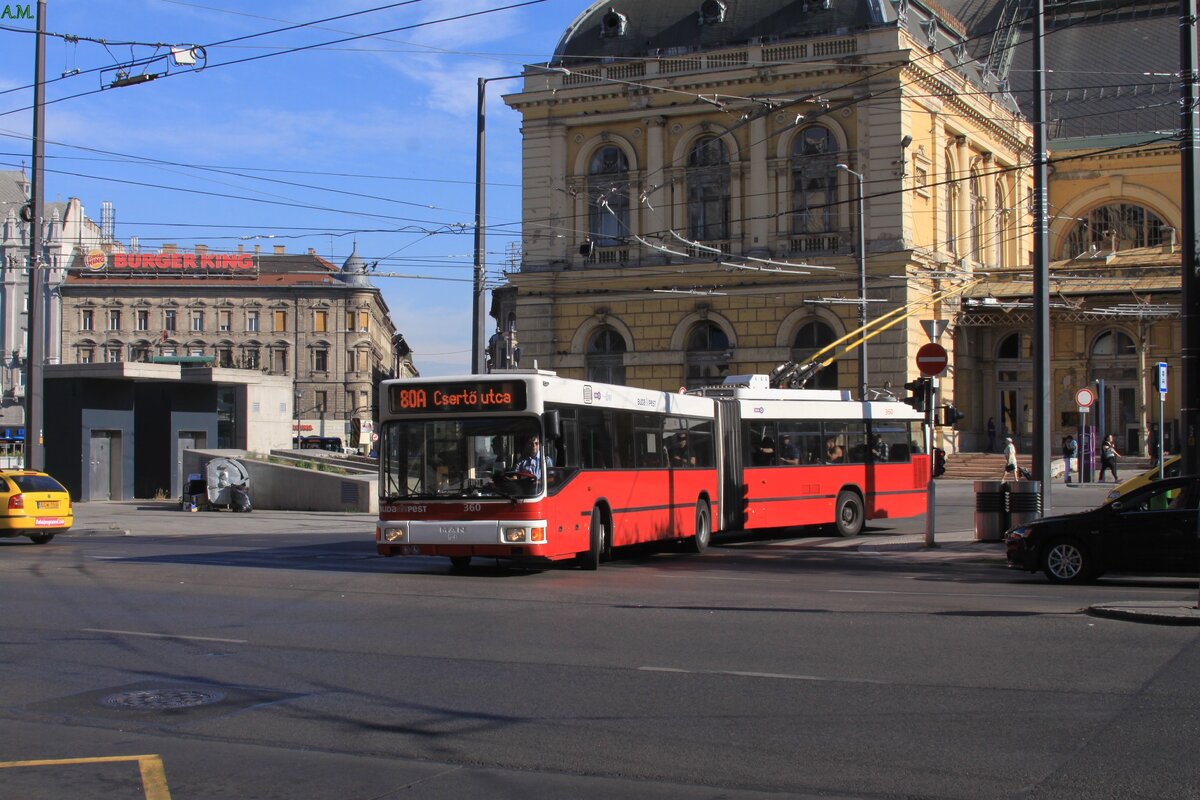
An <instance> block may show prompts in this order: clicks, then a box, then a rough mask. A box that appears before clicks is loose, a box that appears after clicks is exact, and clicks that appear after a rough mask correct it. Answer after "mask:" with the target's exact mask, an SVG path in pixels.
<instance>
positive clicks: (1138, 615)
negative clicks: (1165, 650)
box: [1086, 601, 1200, 626]
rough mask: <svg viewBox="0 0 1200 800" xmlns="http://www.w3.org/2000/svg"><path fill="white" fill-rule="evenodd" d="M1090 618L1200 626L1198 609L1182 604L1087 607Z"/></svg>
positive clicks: (1158, 603)
mask: <svg viewBox="0 0 1200 800" xmlns="http://www.w3.org/2000/svg"><path fill="white" fill-rule="evenodd" d="M1086 611H1087V614H1088V615H1089V616H1092V617H1104V618H1106V619H1119V620H1124V621H1126V622H1145V623H1148V624H1151V625H1188V626H1200V608H1197V607H1196V606H1195V605H1190V606H1189V605H1184V604H1182V603H1167V602H1155V601H1146V602H1144V603H1126V604H1124V605H1119V606H1117V605H1111V606H1109V605H1097V606H1088V607H1087V609H1086Z"/></svg>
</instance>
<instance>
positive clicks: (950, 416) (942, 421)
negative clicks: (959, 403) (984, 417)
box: [937, 403, 966, 427]
mask: <svg viewBox="0 0 1200 800" xmlns="http://www.w3.org/2000/svg"><path fill="white" fill-rule="evenodd" d="M938 410H939V411H940V412H941V413H939V414H938V420H937V423H938V425H943V426H947V427H953V426H954V425H955V424H957V422H958V421H959V420H960V419H962V418H963V417H965V416H966V414H964V413H963V412H961V411H959V410H958V409H957V408H955V407H954V405H953V404H952V403H947V404H946V405H944V406H942V407H941V408H940V409H938Z"/></svg>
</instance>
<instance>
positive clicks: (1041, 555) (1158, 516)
mask: <svg viewBox="0 0 1200 800" xmlns="http://www.w3.org/2000/svg"><path fill="white" fill-rule="evenodd" d="M1198 506H1200V476H1195V475H1193V476H1185V477H1181V478H1168V479H1166V480H1162V481H1156V482H1155V483H1152V484H1149V485H1147V486H1142V487H1139V488H1137V489H1135V490H1133V491H1131V492H1129V493H1128V494H1126V495H1123V496H1121V497H1120V498H1118V499H1116V500H1112V501H1110V502H1108V503H1106V504H1104V505H1102V506H1100V507H1099V508H1095V509H1092V510H1091V511H1084V512H1081V513H1078V514H1068V515H1064V516H1060V517H1045V518H1044V519H1039V520H1034V521H1033V522H1029V523H1026V524H1024V525H1018V526H1016V527H1014V528H1013V529H1012V530H1010V531H1009V532H1008V534H1007V535H1006V536H1005V537H1004V548H1005V552H1006V554H1007V556H1008V563H1009V566H1011V567H1014V568H1017V569H1027V570H1029V571H1030V572H1037V571H1038V570H1039V569H1040V570H1042V571H1043V572H1045V573H1046V577H1047V578H1049V579H1050V580H1051V581H1054V582H1055V583H1084V582H1086V581H1090V580H1094V579H1095V578H1098V577H1100V576H1101V575H1103V574H1104V573H1106V572H1136V573H1144V572H1166V573H1174V574H1188V575H1195V574H1197V571H1198V570H1200V538H1197V536H1198V535H1200V528H1197V524H1198V523H1200V511H1197V507H1198Z"/></svg>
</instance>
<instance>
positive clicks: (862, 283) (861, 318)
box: [837, 164, 867, 400]
mask: <svg viewBox="0 0 1200 800" xmlns="http://www.w3.org/2000/svg"><path fill="white" fill-rule="evenodd" d="M837 168H838V169H840V170H842V171H843V172H845V173H847V174H849V175H850V176H852V177H853V178H854V180H855V181H856V182H857V183H858V197H857V200H856V202H855V206H854V207H855V215H856V216H857V217H858V246H857V247H856V248H855V254H856V255H857V256H858V327H859V330H860V331H861V330H862V329H864V328H866V327H867V235H866V231H864V230H863V219H864V217H863V176H862V173H859V172H855V171H854V170H852V169H850V167H848V166H847V165H845V164H838V165H837ZM858 396H859V399H861V400H866V399H867V342H866V340H865V339H864V340H863V343H862V344H861V345H859V348H858Z"/></svg>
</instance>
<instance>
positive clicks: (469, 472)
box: [380, 417, 545, 501]
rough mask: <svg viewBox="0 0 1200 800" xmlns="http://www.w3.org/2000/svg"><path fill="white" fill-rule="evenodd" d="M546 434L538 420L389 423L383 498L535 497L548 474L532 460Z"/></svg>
mask: <svg viewBox="0 0 1200 800" xmlns="http://www.w3.org/2000/svg"><path fill="white" fill-rule="evenodd" d="M540 431H541V421H540V420H539V419H538V418H537V417H483V418H481V417H466V418H460V419H437V420H410V419H400V420H392V421H388V422H386V423H384V425H383V430H382V431H381V432H380V444H381V445H383V447H382V448H381V450H380V481H381V484H382V485H381V486H380V495H381V498H382V499H383V500H385V501H386V500H400V499H406V500H413V499H445V500H454V499H457V498H466V497H470V498H480V497H506V498H515V497H535V496H537V495H538V493H539V492H540V491H541V489H542V487H543V486H544V485H545V482H544V479H543V478H542V477H540V476H542V475H545V470H544V469H542V468H541V466H540V465H539V466H538V468H537V469H536V470H531V469H530V468H529V466H528V464H529V462H528V458H529V450H530V443H531V441H532V440H534V439H537V438H538V437H539V433H540ZM519 465H520V466H521V467H522V469H520V470H519V471H518V469H517V467H518V466H519ZM535 473H536V474H535Z"/></svg>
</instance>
